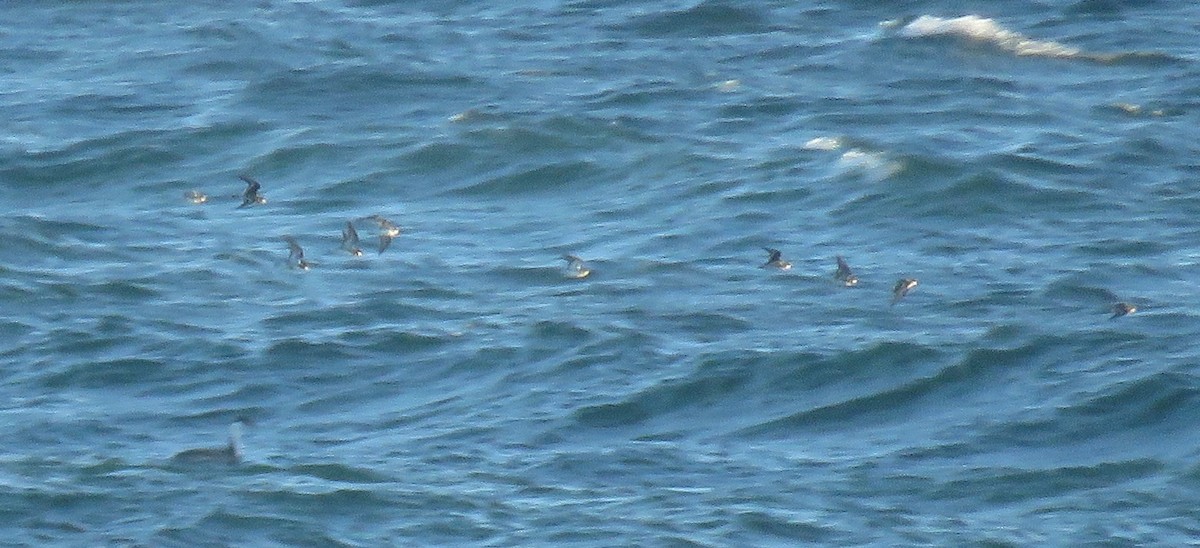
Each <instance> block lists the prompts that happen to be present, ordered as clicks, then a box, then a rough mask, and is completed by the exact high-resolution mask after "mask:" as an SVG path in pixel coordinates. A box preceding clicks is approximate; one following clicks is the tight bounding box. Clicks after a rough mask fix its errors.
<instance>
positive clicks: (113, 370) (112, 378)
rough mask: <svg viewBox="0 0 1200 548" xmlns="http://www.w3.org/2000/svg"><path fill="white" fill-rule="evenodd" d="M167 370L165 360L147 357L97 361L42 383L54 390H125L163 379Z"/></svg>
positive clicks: (71, 366)
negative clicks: (73, 388)
mask: <svg viewBox="0 0 1200 548" xmlns="http://www.w3.org/2000/svg"><path fill="white" fill-rule="evenodd" d="M165 370H166V368H165V364H163V363H162V362H161V361H159V360H151V359H146V358H118V359H109V360H97V361H88V362H84V363H77V364H73V365H70V366H67V367H66V368H64V369H61V370H59V371H56V372H54V373H51V374H48V375H46V376H45V377H44V378H43V379H42V383H43V384H44V385H45V386H46V387H47V388H51V389H62V388H70V387H77V388H95V389H109V388H121V387H128V386H133V385H142V384H146V383H150V382H155V381H158V380H161V379H162V377H163V374H164V373H165Z"/></svg>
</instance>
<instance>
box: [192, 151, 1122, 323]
mask: <svg viewBox="0 0 1200 548" xmlns="http://www.w3.org/2000/svg"><path fill="white" fill-rule="evenodd" d="M238 178H239V179H241V180H242V181H244V182H245V183H246V190H245V191H244V192H242V194H241V195H235V196H234V197H235V198H236V197H241V199H242V203H241V205H239V206H237V209H241V208H244V207H250V206H255V205H259V204H265V203H267V198H266V197H265V196H263V195H262V184H261V183H259V182H258V181H257V180H256V179H254V178H253V177H250V176H249V175H246V174H244V173H243V174H240V175H238ZM184 197H185V198H187V200H188V201H190V202H192V203H193V204H203V203H205V202H207V201H208V196H207V195H205V194H204V193H202V192H199V191H196V190H189V191H187V192H185V193H184ZM355 221H357V222H363V221H371V222H372V223H374V224H375V225H376V226H377V227H378V228H379V253H383V252H384V250H386V249H387V248H388V246H390V245H391V243H392V240H393V239H395V238H396V237H398V236H400V227H398V226H396V224H395V223H393V222H392V221H390V220H388V219H387V218H386V217H383V216H381V215H369V216H367V217H362V218H359V219H354V220H352V221H346V228H344V229H342V249H343V250H345V251H346V252H347V253H350V254H351V255H354V256H356V257H359V256H362V254H363V252H362V247H361V243H360V240H359V237H358V231H357V230H356V229H355V228H354V222H355ZM282 238H283V241H284V242H286V243H287V246H288V263H289V264H290V265H291V266H292V267H294V268H299V269H301V270H308V269H310V268H312V263H310V262H308V261H307V260H306V259H305V258H304V249H303V248H301V247H300V244H299V242H297V241H296V239H295V238H293V237H291V236H283V237H282ZM763 249H764V250H766V252H767V262H765V263H763V265H762V268H768V269H777V270H791V268H792V263H790V262H788V261H787V260H785V259H784V258H783V252H782V251H780V250H778V249H774V248H770V247H765V248H763ZM562 258H563V260H565V261H566V262H567V265H566V267H565V268H564V269H563V275H565V276H566V277H568V278H573V279H582V278H586V277H587V276H588V275H589V274H591V273H592V269H591V267H590V266H588V264H587V263H586V262H584V261H583V259H580V258H579V257H577V256H575V255H563V256H562ZM833 277H834V279H835V280H837V281H838V282H841V284H842V285H844V286H846V287H853V286H856V285H858V276H855V275H854V271H853V270H851V269H850V264H849V263H847V262H846V259H845V258H844V257H842V256H841V255H838V256H837V271H836V272H835V273H834V275H833ZM917 284H918V282H917V279H916V278H900V279H899V280H897V281H896V284H895V285H894V286H893V287H892V306H895V305H896V303H898V302H900V299H903V298H904V297H905V295H908V293H909V292H910V291H912V290H913V289H914V288H916V287H917ZM1134 312H1137V307H1136V306H1134V305H1132V304H1129V303H1126V302H1119V303H1116V304H1114V305H1113V306H1112V316H1110V319H1111V318H1118V317H1121V316H1126V315H1129V314H1132V313H1134Z"/></svg>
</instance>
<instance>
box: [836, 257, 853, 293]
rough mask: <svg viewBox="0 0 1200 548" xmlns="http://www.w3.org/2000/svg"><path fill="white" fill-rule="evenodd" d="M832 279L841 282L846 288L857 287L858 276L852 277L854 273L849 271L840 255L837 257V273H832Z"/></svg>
mask: <svg viewBox="0 0 1200 548" xmlns="http://www.w3.org/2000/svg"><path fill="white" fill-rule="evenodd" d="M833 279H835V280H837V281H839V282H842V284H843V285H845V286H846V287H850V286H852V285H858V276H855V275H854V271H853V270H850V265H849V264H847V263H846V259H843V258H842V256H841V255H838V256H837V272H836V273H834V275H833Z"/></svg>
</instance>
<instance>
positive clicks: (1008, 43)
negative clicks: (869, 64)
mask: <svg viewBox="0 0 1200 548" xmlns="http://www.w3.org/2000/svg"><path fill="white" fill-rule="evenodd" d="M900 34H901V35H903V36H909V37H924V36H958V37H960V38H965V39H967V40H974V41H977V42H986V43H990V44H994V45H996V46H997V47H999V48H1001V49H1004V50H1007V51H1011V52H1013V53H1016V54H1017V55H1035V56H1040V57H1081V56H1083V53H1082V52H1081V51H1080V50H1079V49H1077V48H1073V47H1070V46H1067V45H1064V44H1060V43H1058V42H1052V41H1048V40H1034V39H1032V38H1029V37H1027V36H1025V35H1023V34H1021V33H1019V32H1014V31H1011V30H1008V29H1006V28H1004V27H1002V26H1000V24H999V23H997V22H996V21H994V20H992V19H988V18H986V17H980V16H978V15H964V16H962V17H953V18H943V17H934V16H931V15H922V16H920V17H918V18H916V19H914V20H913V21H912V22H910V23H909V24H907V25H905V26H904V28H902V29H900Z"/></svg>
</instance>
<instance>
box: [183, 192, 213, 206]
mask: <svg viewBox="0 0 1200 548" xmlns="http://www.w3.org/2000/svg"><path fill="white" fill-rule="evenodd" d="M183 197H184V198H186V199H187V201H189V202H191V203H193V204H202V203H204V202H207V201H208V195H206V194H204V193H203V192H200V191H199V190H189V191H187V192H184V193H183Z"/></svg>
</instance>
